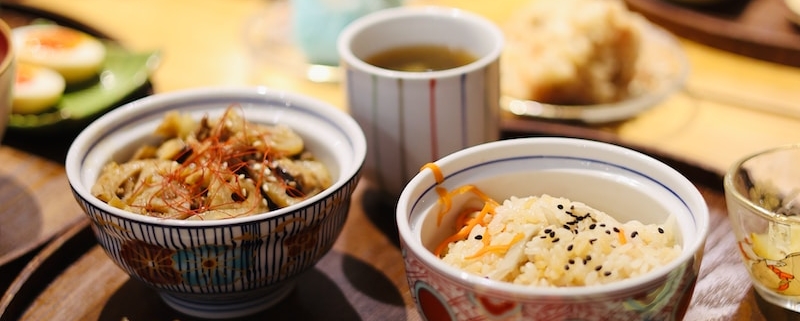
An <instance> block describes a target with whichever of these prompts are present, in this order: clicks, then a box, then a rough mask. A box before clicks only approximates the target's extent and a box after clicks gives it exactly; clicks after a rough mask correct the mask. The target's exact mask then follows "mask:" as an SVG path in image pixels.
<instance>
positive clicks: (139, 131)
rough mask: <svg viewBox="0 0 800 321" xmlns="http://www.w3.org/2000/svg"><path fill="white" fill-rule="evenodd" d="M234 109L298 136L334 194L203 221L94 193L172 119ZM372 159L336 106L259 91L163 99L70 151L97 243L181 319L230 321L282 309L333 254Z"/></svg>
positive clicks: (107, 118)
mask: <svg viewBox="0 0 800 321" xmlns="http://www.w3.org/2000/svg"><path fill="white" fill-rule="evenodd" d="M232 104H237V105H238V106H239V108H240V110H241V112H242V114H243V116H244V117H245V119H247V120H248V121H251V122H256V123H263V124H285V125H288V126H289V127H291V128H292V129H294V130H295V131H296V132H297V133H298V134H299V135H300V136H301V137H302V138H303V140H304V142H305V147H306V149H307V150H309V151H310V152H312V153H313V154H314V155H315V157H316V158H317V159H319V160H320V161H322V162H323V164H324V165H325V166H326V167H327V168H328V170H329V171H330V172H331V175H332V177H333V184H332V186H331V187H329V188H327V189H326V190H324V191H323V192H321V193H319V194H317V195H315V196H312V197H310V198H308V199H306V200H304V201H302V202H300V203H297V204H295V205H291V206H288V207H284V208H282V209H279V210H274V211H271V212H268V213H264V214H256V215H252V216H249V217H239V218H230V219H222V220H206V221H202V220H198V221H186V220H173V219H160V218H155V217H150V216H144V215H139V214H134V213H131V212H126V211H124V210H121V209H118V208H115V207H112V206H110V205H108V204H106V203H105V202H103V201H101V200H100V199H98V198H96V197H94V196H93V195H92V193H91V187H92V185H93V184H94V183H95V182H96V180H97V178H98V174H99V173H100V170H101V168H102V167H103V166H104V165H105V164H107V163H108V162H109V161H111V160H116V161H124V160H127V159H128V158H129V157H130V155H131V154H132V153H133V151H134V150H135V149H136V148H137V147H138V146H141V144H143V142H145V141H147V140H148V139H154V137H153V135H152V133H153V131H154V129H155V127H156V126H157V125H158V124H159V123H161V121H162V119H163V117H164V115H165V113H166V112H168V111H173V110H177V111H180V112H184V113H190V114H191V115H192V116H194V117H196V118H197V119H199V118H200V117H203V116H205V115H208V116H210V117H212V118H214V117H218V116H219V115H220V114H221V113H222V112H223V111H225V109H226V108H228V106H231V105H232ZM365 155H366V142H365V138H364V134H363V132H362V131H361V129H360V127H359V126H358V125H357V124H356V123H355V121H354V120H353V119H352V118H351V117H350V116H349V115H347V114H346V113H344V112H343V111H340V110H338V109H337V108H336V107H333V106H331V105H328V104H326V103H323V102H320V101H317V100H314V99H311V98H308V97H304V96H301V95H297V94H292V93H288V92H282V91H273V90H269V89H266V88H262V87H253V88H249V87H248V88H198V89H191V90H186V91H177V92H171V93H164V94H156V95H153V96H149V97H146V98H143V99H140V100H137V101H134V102H132V103H129V104H127V105H124V106H122V107H120V108H117V109H115V110H113V111H111V112H109V113H107V114H105V115H103V116H102V117H100V118H99V119H97V120H96V121H94V122H93V123H91V124H90V125H89V126H88V127H86V128H85V129H84V130H83V131H82V132H81V133H80V134H79V135H78V137H77V138H76V139H75V141H74V142H73V143H72V145H71V146H70V148H69V151H68V155H67V159H66V172H67V177H68V179H69V183H70V186H71V188H72V191H73V193H74V195H75V198H76V200H77V202H78V204H79V205H80V206H81V207H82V208H83V210H84V211H85V212H86V215H87V216H88V218H89V219H90V221H91V226H92V229H93V230H94V233H95V236H96V237H97V240H98V241H99V243H100V245H101V246H102V247H103V249H104V250H105V251H106V253H107V254H108V256H109V257H110V258H111V259H112V260H114V262H115V263H116V264H117V265H119V267H120V268H122V269H123V270H124V271H125V272H127V273H128V274H130V276H131V277H132V278H133V279H136V280H139V281H141V282H144V283H145V284H147V285H149V286H150V287H152V288H155V289H156V290H157V291H158V293H159V294H160V295H161V297H162V298H163V299H164V301H165V302H166V303H167V304H168V305H170V306H171V307H173V308H174V309H176V310H178V311H180V312H182V313H185V314H188V315H192V316H198V317H203V318H233V317H237V316H241V315H247V314H251V313H255V312H258V311H261V310H263V309H266V308H267V307H269V306H271V305H274V304H276V303H278V302H279V301H280V300H281V299H283V298H284V297H285V296H286V295H287V294H288V293H289V292H290V291H291V290H292V289H293V285H294V281H293V279H294V278H295V277H296V276H298V275H299V274H301V273H302V272H303V271H306V270H308V269H310V268H312V267H313V266H314V265H315V264H316V263H317V262H318V260H319V259H320V258H321V257H322V256H323V255H325V254H326V253H327V252H328V250H330V248H331V246H332V245H333V243H334V241H335V240H336V238H337V237H338V235H339V233H340V231H341V229H342V226H343V224H344V222H345V220H346V218H347V213H348V210H349V207H350V199H351V194H352V192H353V190H354V188H355V186H356V184H357V182H358V180H359V176H360V172H361V167H362V164H363V162H364V158H365Z"/></svg>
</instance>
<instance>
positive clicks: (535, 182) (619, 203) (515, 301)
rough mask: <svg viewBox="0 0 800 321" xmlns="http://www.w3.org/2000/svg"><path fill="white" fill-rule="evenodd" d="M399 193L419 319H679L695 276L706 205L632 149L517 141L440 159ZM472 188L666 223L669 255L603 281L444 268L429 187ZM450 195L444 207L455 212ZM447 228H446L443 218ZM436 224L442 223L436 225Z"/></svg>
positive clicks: (435, 198) (684, 182)
mask: <svg viewBox="0 0 800 321" xmlns="http://www.w3.org/2000/svg"><path fill="white" fill-rule="evenodd" d="M433 164H434V165H435V166H436V167H438V168H439V169H440V170H441V174H442V177H441V183H440V184H438V185H437V179H436V177H435V176H436V175H434V173H433V171H431V170H427V169H423V170H421V171H420V173H419V174H418V175H417V176H415V177H414V178H413V179H412V180H411V182H410V183H409V184H408V186H407V187H406V188H405V189H404V190H403V193H402V194H401V196H400V199H399V202H398V205H397V213H396V214H397V216H396V218H397V225H398V230H399V234H400V239H401V244H402V251H403V254H404V258H405V264H406V272H407V277H408V283H409V287H410V289H411V294H412V296H413V297H414V299H415V301H416V304H417V308H418V310H419V311H420V313H421V314H423V315H424V316H425V318H427V319H428V320H496V319H512V320H612V319H613V320H680V319H682V316H683V315H684V314H685V312H686V309H687V307H688V304H689V302H690V299H691V297H692V294H693V289H694V284H695V282H696V280H697V276H698V271H699V268H700V262H701V259H702V256H703V248H704V243H705V239H706V235H707V234H708V230H709V212H708V207H707V205H706V203H705V201H704V199H703V197H702V196H701V194H700V193H699V191H698V190H697V189H696V188H695V186H694V185H693V184H692V183H691V182H690V181H689V180H688V179H686V178H685V177H684V176H682V175H681V174H680V173H679V172H677V171H675V170H674V169H672V168H671V167H669V166H667V165H665V164H663V163H661V162H659V161H657V160H656V159H654V158H651V157H649V156H647V155H644V154H641V153H639V152H637V151H634V150H630V149H626V148H623V147H619V146H616V145H610V144H606V143H601V142H596V141H589V140H581V139H571V138H549V137H537V138H519V139H511V140H503V141H497V142H491V143H486V144H483V145H478V146H476V147H471V148H468V149H465V150H462V151H459V152H456V153H453V154H451V155H448V156H446V157H444V158H442V159H440V160H438V161H436V162H434V163H433ZM467 184H473V185H475V186H477V187H478V188H479V189H481V190H482V191H483V192H484V193H486V194H487V195H488V196H489V197H491V198H493V199H495V200H497V201H502V200H505V199H508V198H509V197H511V196H519V197H524V196H538V195H541V194H549V195H552V196H560V197H565V198H568V199H570V200H572V201H579V202H583V203H586V204H587V205H589V206H591V207H593V208H595V209H598V210H601V211H604V212H606V213H608V214H610V215H612V216H614V217H615V218H616V219H617V220H618V221H620V222H625V221H629V220H633V219H636V220H639V221H641V222H642V223H645V224H647V223H659V224H660V223H663V222H665V221H667V217H668V216H670V215H672V216H673V218H674V219H675V221H674V222H675V223H676V225H675V226H676V227H677V230H678V231H679V232H678V233H677V235H679V236H678V242H679V243H680V244H681V246H682V248H681V252H680V254H679V256H678V257H677V258H676V259H674V260H672V261H670V262H669V263H667V264H665V265H663V266H660V267H657V268H656V269H655V270H652V271H650V272H648V273H646V274H643V275H640V276H637V277H632V278H628V279H623V280H619V281H615V282H611V283H607V284H603V285H587V286H574V287H547V288H546V287H537V286H525V285H517V284H512V283H510V282H504V281H496V280H491V279H488V278H483V277H481V276H478V275H475V274H471V273H467V272H464V271H462V270H459V269H457V268H454V267H452V266H450V265H448V264H445V263H444V262H443V261H442V260H441V259H440V258H439V257H437V256H436V255H434V254H433V253H432V249H433V247H435V245H436V244H438V243H440V242H441V241H442V240H444V238H445V237H446V236H447V235H448V234H449V233H452V231H446V230H448V229H449V230H452V228H447V226H449V225H448V220H450V221H451V222H452V221H453V220H454V218H451V216H446V217H445V218H444V220H443V222H442V223H441V225H439V224H437V222H436V220H437V215H438V209H439V205H438V202H439V200H440V196H439V194H438V192H437V189H438V188H439V187H441V188H445V189H447V190H453V189H455V188H458V187H459V186H464V185H467ZM458 202H459V201H457V200H453V205H452V207H453V208H454V209H456V208H458V207H459V206H460V205H459V204H457V203H458ZM450 225H452V224H450ZM443 226H444V227H443Z"/></svg>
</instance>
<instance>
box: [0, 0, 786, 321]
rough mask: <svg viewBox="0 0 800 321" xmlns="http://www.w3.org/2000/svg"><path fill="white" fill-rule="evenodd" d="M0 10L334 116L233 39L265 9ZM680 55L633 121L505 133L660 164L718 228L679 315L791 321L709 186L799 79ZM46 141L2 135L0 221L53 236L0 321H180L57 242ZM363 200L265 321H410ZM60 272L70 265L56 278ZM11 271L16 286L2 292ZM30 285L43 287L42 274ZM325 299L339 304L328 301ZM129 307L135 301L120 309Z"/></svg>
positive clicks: (178, 83)
mask: <svg viewBox="0 0 800 321" xmlns="http://www.w3.org/2000/svg"><path fill="white" fill-rule="evenodd" d="M409 1H410V2H412V3H413V4H427V3H437V4H444V5H452V6H459V7H462V8H464V9H466V10H471V11H475V12H478V13H481V14H484V15H485V16H487V17H489V18H490V19H492V20H494V21H496V22H498V23H499V22H502V20H503V18H504V17H507V16H508V15H509V14H510V13H511V12H512V11H513V10H514V8H516V6H518V5H519V3H521V2H522V1H524V0H514V1H503V2H502V3H503V5H497V2H492V1H489V0H471V1H456V0H409ZM754 1H755V0H754ZM3 3H13V4H18V5H25V6H30V7H34V8H40V9H43V10H46V11H49V12H54V13H57V14H60V15H63V16H65V17H68V18H71V19H74V20H77V21H80V22H82V23H84V24H86V25H87V26H90V27H92V28H94V29H96V30H101V31H102V32H103V33H105V34H107V35H108V36H109V37H111V38H113V39H115V40H117V41H119V42H120V43H122V44H123V45H124V46H126V47H127V48H129V49H130V50H141V51H149V50H159V51H161V53H162V61H161V64H160V66H159V67H158V69H157V70H156V71H155V73H154V74H153V76H152V91H153V92H156V93H159V92H168V91H174V90H180V89H187V88H193V87H200V86H211V85H256V84H258V85H268V86H271V87H276V88H282V89H287V90H292V91H297V92H302V93H305V94H308V95H310V96H315V97H317V98H320V99H322V100H325V101H328V102H330V103H332V104H334V105H336V106H339V107H341V108H346V107H345V106H344V96H343V93H342V91H341V88H340V87H339V86H338V85H337V84H319V83H311V82H308V81H305V80H302V79H300V78H299V77H296V75H295V74H292V73H291V72H289V71H287V70H285V69H281V68H279V67H278V66H280V64H276V63H275V62H270V61H264V60H263V55H258V54H257V53H254V52H253V50H252V44H251V43H248V41H246V39H247V37H246V35H247V32H248V28H249V27H251V26H252V25H253V23H254V21H257V20H255V19H259V18H260V17H263V16H264V15H268V14H269V12H268V11H267V10H268V9H269V8H271V7H274V4H273V3H272V2H271V1H269V0H235V1H233V0H169V1H163V0H137V1H130V0H129V1H119V0H81V1H69V2H65V1H59V0H2V1H0V10H2V8H3ZM681 45H682V46H683V48H684V49H685V51H686V53H687V55H688V57H689V60H690V63H691V68H692V70H691V74H690V76H689V79H688V83H687V85H686V87H685V88H684V89H683V90H682V91H680V92H678V93H676V94H674V95H673V96H671V97H670V98H668V99H667V100H666V101H664V102H663V103H661V104H659V105H658V106H656V107H654V108H653V109H650V110H648V111H646V112H644V113H642V114H641V115H639V116H638V117H635V118H633V119H630V120H626V121H622V122H617V123H613V124H604V125H593V126H585V125H580V124H574V123H569V124H567V123H556V122H546V121H533V120H520V119H511V118H506V119H504V126H505V127H506V128H507V129H512V130H514V131H518V132H516V133H515V134H523V135H525V134H537V135H548V134H556V135H565V136H578V137H588V138H595V139H599V140H605V141H612V142H615V143H619V144H623V145H627V146H631V147H634V148H637V149H641V150H643V151H646V152H648V153H651V154H654V155H656V156H659V157H663V158H664V159H666V160H670V161H671V162H673V164H675V166H678V167H679V168H681V169H683V170H685V172H686V173H687V176H689V177H690V178H691V179H692V180H693V181H695V182H696V183H697V184H698V186H700V187H701V188H702V189H703V191H704V193H705V195H706V196H707V200H708V201H709V205H710V207H711V208H712V214H713V215H712V216H713V217H712V219H713V220H715V222H717V223H718V224H716V225H715V229H714V231H713V232H712V235H711V236H710V237H709V242H708V243H709V244H708V246H707V253H706V259H705V260H704V262H703V269H704V270H703V271H702V273H701V280H700V282H699V283H698V287H697V290H696V292H695V298H694V300H693V302H692V307H691V309H690V311H689V314H688V315H687V318H686V319H687V320H712V319H713V320H750V319H754V320H766V319H769V320H790V319H793V318H797V317H798V315H797V314H794V313H789V312H787V311H784V310H782V309H777V308H776V307H774V306H771V305H769V304H764V303H763V302H762V301H761V300H760V298H759V297H758V296H756V295H754V293H753V291H752V288H751V286H750V284H749V280H748V278H747V275H746V272H745V271H744V267H743V266H741V264H740V263H739V262H738V257H736V254H735V253H736V252H735V244H734V242H733V238H732V235H731V233H730V229H729V227H728V225H727V221H726V213H725V206H724V201H723V199H722V196H721V185H720V181H719V178H720V177H721V175H722V173H724V171H725V170H726V169H727V168H728V166H729V165H730V164H731V163H732V162H733V161H735V160H736V159H738V158H739V157H742V156H743V155H745V154H749V153H752V152H755V151H757V150H761V149H764V148H767V147H772V146H777V145H782V144H787V143H795V142H800V130H798V128H800V69H799V68H796V67H789V66H785V65H779V64H775V63H770V62H765V61H761V60H756V59H753V58H749V57H744V56H740V55H737V54H733V53H729V52H725V51H721V50H718V49H714V48H712V47H710V46H706V45H704V44H701V43H696V42H693V41H689V40H685V39H684V40H682V41H681ZM257 58H258V59H257ZM797 59H800V57H798V58H797ZM48 144H49V145H48ZM48 144H44V145H42V143H39V142H37V143H31V141H29V140H26V139H25V138H24V137H22V138H20V137H11V138H7V139H6V141H4V142H3V145H4V146H2V147H0V181H2V182H3V184H2V185H0V217H2V218H3V219H4V220H7V219H11V218H13V219H16V220H29V221H30V222H27V223H20V225H23V226H25V225H26V224H27V226H28V228H29V230H27V232H28V233H29V235H27V236H26V237H28V238H31V239H36V238H46V239H47V241H50V242H48V243H42V245H41V246H38V245H39V243H36V242H33V243H35V244H37V247H36V248H35V249H28V248H26V249H20V250H18V251H23V252H30V253H25V254H26V255H21V256H19V258H18V259H16V260H14V261H13V262H2V261H0V272H1V273H0V275H2V276H0V287H9V286H11V288H9V289H8V291H7V292H6V293H7V295H6V296H4V297H3V299H2V300H0V316H2V317H3V318H0V320H7V319H6V317H7V316H11V315H12V314H13V316H15V317H17V316H21V315H22V313H23V312H24V313H25V316H26V317H25V319H26V320H46V319H50V318H52V317H53V313H56V312H54V311H61V312H64V313H66V314H63V315H70V316H72V317H73V319H74V320H120V319H121V317H127V316H136V315H137V313H138V315H139V318H131V320H138V319H142V320H162V319H163V320H172V319H175V318H180V319H181V320H186V319H187V318H185V317H181V316H179V315H176V314H174V313H172V312H170V311H169V310H168V309H167V308H166V307H163V306H159V305H158V304H159V303H158V302H159V301H158V300H156V299H154V297H153V295H154V294H153V292H152V291H151V290H149V289H147V288H143V287H141V286H139V285H138V284H137V283H135V282H129V279H128V278H127V276H125V275H124V273H122V271H121V270H119V269H118V268H116V266H114V265H113V263H111V261H110V260H109V259H107V258H106V257H105V256H104V254H103V253H102V251H101V250H99V249H98V248H97V247H96V246H94V245H93V244H92V243H91V242H89V241H86V242H82V243H80V245H81V246H75V244H73V243H69V242H70V241H71V240H72V241H73V242H76V241H74V239H75V238H76V237H77V236H76V235H83V234H81V233H86V232H85V231H86V230H85V226H82V225H81V224H85V221H83V219H82V216H81V213H80V209H79V208H78V207H77V205H76V204H75V203H74V201H73V200H72V198H71V197H72V196H71V194H70V192H69V188H68V185H67V182H66V177H65V175H64V172H63V165H62V163H61V162H62V161H63V159H62V158H60V157H63V151H64V150H65V148H66V146H67V145H68V141H66V142H65V141H63V139H62V140H58V139H55V140H54V141H52V142H50V143H48ZM370 193H371V189H370V188H369V182H364V183H363V184H361V186H359V189H358V191H357V195H356V198H355V200H354V206H353V210H352V212H351V216H350V218H349V219H348V222H347V225H346V226H345V231H344V232H343V234H342V237H340V239H339V240H338V242H337V243H336V245H335V247H334V249H333V251H332V252H331V254H329V255H328V256H326V257H325V258H324V260H323V262H321V264H320V265H319V266H318V267H317V268H316V269H314V271H313V272H312V273H310V274H308V275H306V276H304V277H303V279H302V280H300V283H299V286H298V291H296V293H295V294H293V296H291V297H290V299H289V300H288V301H287V302H286V303H285V304H284V305H283V306H281V307H276V308H273V309H272V310H270V315H274V316H284V317H286V318H288V317H290V316H292V314H293V313H301V312H302V313H306V314H301V316H303V315H304V316H306V317H307V318H306V319H320V317H322V318H324V317H325V316H330V315H334V314H333V313H339V314H338V315H341V316H342V318H343V319H364V320H381V319H392V320H394V319H407V320H418V319H420V317H419V315H418V314H417V312H416V310H415V308H414V306H413V301H412V300H411V297H410V293H409V291H408V287H407V285H406V284H405V277H404V274H403V273H404V272H403V266H402V258H401V256H400V252H399V249H398V248H397V240H396V234H395V232H394V231H393V224H394V223H393V221H392V220H393V214H392V212H391V206H389V205H387V204H386V203H381V202H377V201H375V200H374V199H373V198H372V197H371V194H370ZM3 226H8V225H7V224H5V223H4V224H0V251H6V252H8V251H13V249H12V250H7V249H3V246H4V244H3V243H2V240H3V237H4V236H6V237H7V236H8V235H10V233H12V232H13V231H8V230H4V229H3ZM68 227H74V229H73V230H72V231H73V232H74V233H76V234H65V235H63V236H62V237H61V238H60V239H59V238H57V237H58V235H59V234H61V233H63V232H66V231H67V230H68V229H67V228H68ZM53 231H58V232H59V233H55V232H53ZM52 237H56V238H55V239H52ZM78 240H82V239H78ZM87 242H88V243H87ZM69 249H73V250H72V251H70V250H69ZM0 254H5V253H0ZM37 254H38V255H37ZM56 258H58V259H57V260H56ZM26 264H28V265H27V267H26ZM59 264H68V266H61V267H60V268H61V270H58V269H57V268H58V267H57V266H58V265H59ZM53 268H56V270H58V273H57V274H55V275H52V274H51V273H50V272H52V271H53V270H51V269H53ZM10 272H15V273H12V274H9V273H10ZM45 272H47V273H45ZM17 275H21V277H20V279H17V280H16V281H15V280H14V278H13V277H14V276H17ZM42 275H48V277H50V278H53V279H52V280H50V279H40V278H41V277H42ZM93 275H102V277H100V278H97V277H94V276H93ZM26 277H27V278H28V279H26ZM20 280H22V281H24V282H21V281H20ZM37 280H38V281H37ZM45 281H46V282H45ZM50 281H52V282H50ZM15 287H16V288H15ZM317 287H321V290H320V289H318V288H317ZM9 292H12V294H14V295H10V296H9V295H8V293H9ZM336 294H338V295H339V297H336V298H333V299H331V298H326V297H325V296H327V295H334V296H335V295H336ZM143 298H144V299H143ZM137 299H141V300H142V303H141V304H139V303H137V301H131V300H137ZM131 302H133V303H131ZM309 304H321V305H320V306H321V307H322V308H320V309H318V310H316V312H315V311H305V312H304V310H303V309H304V308H303V307H305V309H306V310H307V309H313V308H310V307H309ZM341 304H344V307H339V306H340V305H341ZM54 309H55V310H54ZM4 310H5V313H3V312H4ZM63 315H62V317H63ZM264 316H265V315H264ZM155 317H158V318H155ZM62 319H65V320H70V318H62ZM278 319H280V318H278ZM8 320H11V319H8Z"/></svg>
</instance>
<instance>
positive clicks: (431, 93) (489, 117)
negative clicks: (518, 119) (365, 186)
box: [337, 6, 504, 197]
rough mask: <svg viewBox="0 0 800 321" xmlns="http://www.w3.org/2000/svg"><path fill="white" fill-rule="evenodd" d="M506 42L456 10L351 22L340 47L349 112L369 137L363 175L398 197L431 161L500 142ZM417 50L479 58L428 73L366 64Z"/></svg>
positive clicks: (400, 12) (404, 12)
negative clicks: (435, 48)
mask: <svg viewBox="0 0 800 321" xmlns="http://www.w3.org/2000/svg"><path fill="white" fill-rule="evenodd" d="M503 43H504V38H503V34H502V32H501V31H500V29H499V28H498V27H497V26H496V25H495V24H494V23H492V22H491V21H489V20H487V19H485V18H483V17H481V16H478V15H476V14H473V13H470V12H467V11H463V10H460V9H454V8H444V7H421V6H409V7H398V8H390V9H384V10H380V11H377V12H374V13H371V14H369V15H366V16H363V17H361V18H359V19H357V20H355V21H354V22H352V23H351V24H349V25H348V26H347V27H346V28H345V29H344V30H343V31H342V32H341V33H340V35H339V38H338V43H337V47H338V51H339V56H340V59H341V61H340V66H342V67H343V68H344V76H345V79H346V82H345V88H346V96H347V103H348V108H349V111H350V113H351V114H352V115H353V118H355V119H356V121H357V122H358V123H359V125H360V126H361V127H362V129H363V131H364V133H365V135H366V137H367V144H368V146H367V160H366V163H365V177H368V178H370V179H372V180H373V182H375V183H377V184H378V186H379V187H380V188H381V189H383V190H384V191H386V192H388V194H389V195H391V196H393V197H396V196H398V195H400V192H401V191H402V190H403V187H404V186H405V184H406V183H407V182H408V181H410V180H411V178H412V177H413V176H414V175H415V174H416V173H418V172H419V169H420V167H421V166H422V165H424V164H425V163H428V162H431V161H434V160H437V159H439V158H441V157H443V156H445V155H448V154H450V153H453V152H456V151H458V150H461V149H464V148H467V147H470V146H474V145H477V144H480V143H485V142H488V141H493V140H497V139H498V137H499V106H498V104H499V99H500V98H499V97H500V84H499V70H500V65H499V64H500V53H501V51H502V48H503ZM417 45H442V46H447V47H451V48H460V49H464V50H466V51H467V52H469V53H471V54H472V55H474V56H475V57H476V58H477V60H475V61H473V62H472V63H469V64H467V65H463V66H460V67H456V68H452V69H446V70H439V71H425V72H407V71H396V70H390V69H384V68H379V67H376V66H373V65H371V64H369V63H367V62H365V61H364V60H365V59H367V58H369V57H371V56H373V55H375V54H377V53H380V52H383V51H386V50H389V49H393V48H398V47H408V46H417Z"/></svg>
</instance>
